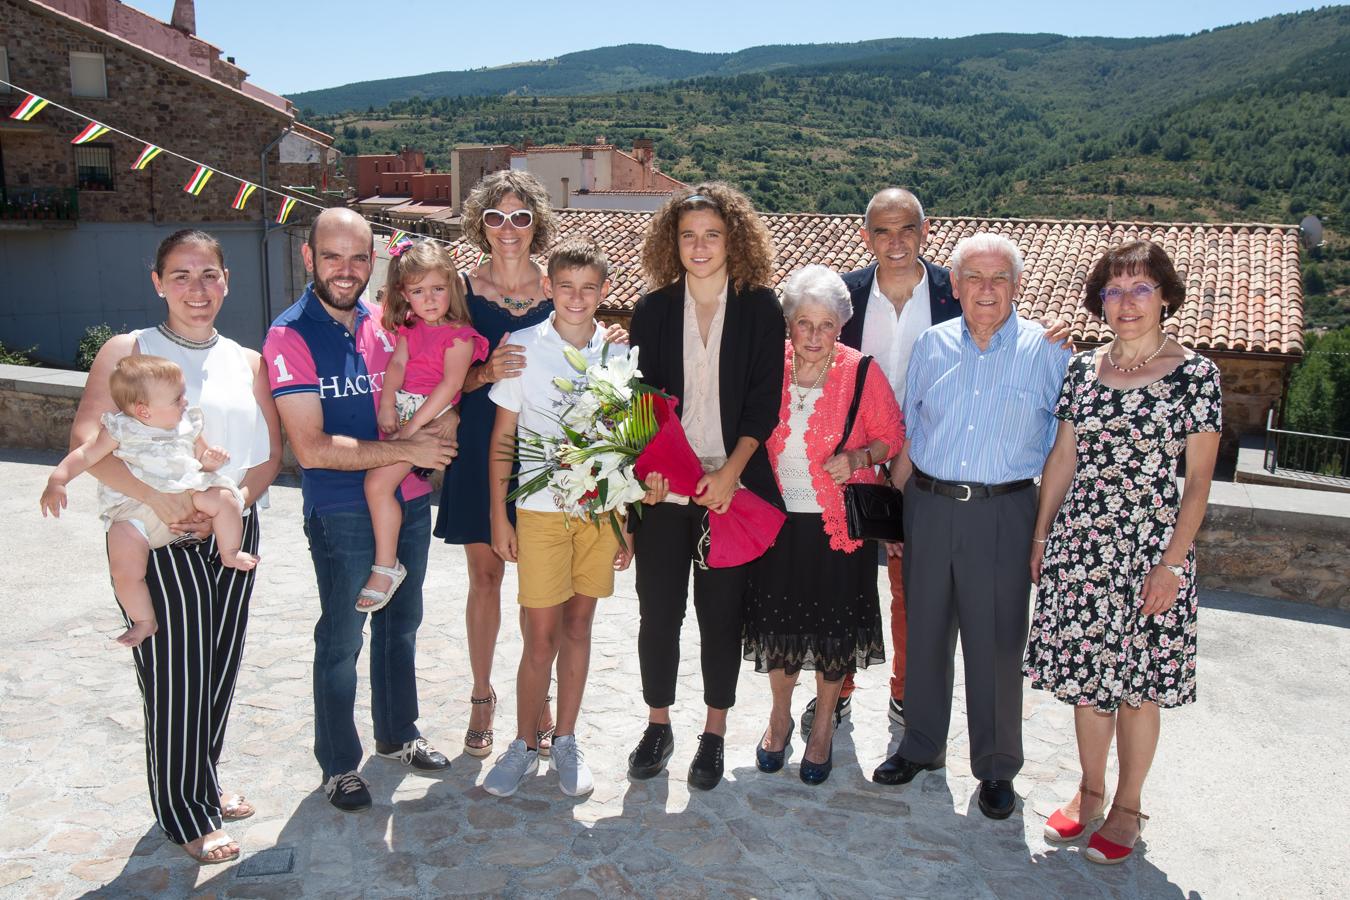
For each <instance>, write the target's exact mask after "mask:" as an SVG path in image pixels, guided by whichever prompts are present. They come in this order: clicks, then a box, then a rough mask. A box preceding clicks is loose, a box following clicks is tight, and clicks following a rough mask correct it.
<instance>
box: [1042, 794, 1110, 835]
mask: <svg viewBox="0 0 1350 900" xmlns="http://www.w3.org/2000/svg"><path fill="white" fill-rule="evenodd" d="M1078 793H1079V794H1082V795H1083V796H1087V797H1096V798H1097V799H1098V800H1102V801H1105V800H1106V797H1105V796H1103V795H1102V794H1101V793H1100V792H1098V791H1094V790H1092V789H1091V788H1089V787H1088V786H1087V785H1086V784H1080V785H1079V786H1078ZM1079 806H1080V807H1081V806H1082V801H1081V800H1080V801H1079ZM1100 816H1101V813H1100V812H1098V813H1097V815H1095V816H1093V817H1092V818H1091V819H1088V822H1091V821H1092V820H1093V819H1097V818H1100ZM1085 830H1087V823H1086V822H1075V821H1074V820H1073V819H1070V818H1069V817H1068V816H1066V815H1065V814H1064V810H1062V809H1057V810H1055V811H1054V813H1052V814H1051V816H1050V818H1049V819H1047V820H1046V822H1045V839H1046V840H1047V841H1050V842H1051V843H1055V844H1063V843H1066V842H1068V841H1072V840H1077V839H1078V838H1079V837H1081V836H1082V834H1083V832H1084V831H1085Z"/></svg>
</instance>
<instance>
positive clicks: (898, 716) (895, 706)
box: [886, 697, 905, 725]
mask: <svg viewBox="0 0 1350 900" xmlns="http://www.w3.org/2000/svg"><path fill="white" fill-rule="evenodd" d="M886 715H887V716H888V717H889V718H890V720H891V721H892V722H894V723H895V724H897V725H904V724H905V701H903V700H897V699H895V698H894V697H892V698H891V707H890V710H889V711H888V712H887V713H886Z"/></svg>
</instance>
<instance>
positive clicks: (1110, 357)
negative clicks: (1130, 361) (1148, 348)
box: [1106, 333, 1167, 375]
mask: <svg viewBox="0 0 1350 900" xmlns="http://www.w3.org/2000/svg"><path fill="white" fill-rule="evenodd" d="M1166 346H1167V334H1166V333H1164V334H1163V339H1162V343H1161V344H1159V345H1158V349H1157V350H1154V351H1153V352H1152V353H1150V354H1149V355H1148V358H1147V359H1145V360H1144V361H1143V362H1141V363H1139V364H1138V365H1135V366H1130V367H1129V368H1128V369H1122V368H1121V367H1120V366H1119V365H1117V363H1116V357H1115V355H1114V354H1115V352H1116V342H1115V341H1112V342H1111V346H1110V347H1107V348H1106V361H1107V362H1109V363H1110V364H1111V368H1113V369H1115V370H1116V371H1117V372H1119V373H1120V374H1122V375H1129V374H1130V373H1131V372H1138V371H1139V370H1140V369H1142V368H1143V367H1144V366H1146V365H1148V364H1149V363H1151V362H1153V360H1155V359H1156V358H1157V357H1158V354H1159V353H1161V352H1162V349H1163V348H1164V347H1166Z"/></svg>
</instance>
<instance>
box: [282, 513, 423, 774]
mask: <svg viewBox="0 0 1350 900" xmlns="http://www.w3.org/2000/svg"><path fill="white" fill-rule="evenodd" d="M305 537H307V538H309V555H310V557H311V558H312V559H313V560H314V574H315V576H317V578H318V582H319V605H320V612H319V621H318V624H316V625H315V626H314V756H315V757H316V758H317V759H318V761H319V765H320V766H321V767H322V768H323V777H324V779H325V780H327V779H329V778H331V777H332V776H334V775H341V774H342V773H343V772H350V771H352V770H353V769H356V768H357V767H359V766H360V764H361V739H360V737H358V736H357V733H356V721H355V718H354V715H353V710H354V709H355V706H356V659H357V657H358V656H360V655H361V642H362V631H363V629H364V627H365V623H366V616H367V615H369V616H370V691H371V699H370V707H371V717H372V718H373V719H374V720H375V739H376V740H378V741H383V742H385V743H390V744H403V743H406V742H407V741H411V740H414V739H415V738H417V737H418V736H419V735H418V731H417V675H416V669H415V658H416V654H417V628H418V626H419V625H421V624H422V581H423V579H424V578H425V577H426V572H427V548H428V546H429V544H430V542H431V498H430V497H429V496H425V497H418V498H417V499H416V500H411V501H408V502H406V503H404V504H403V529H402V530H401V531H400V532H399V535H398V561H399V562H400V563H402V564H403V565H404V566H405V567H406V568H407V569H408V577H407V578H406V579H404V581H403V584H402V586H401V587H399V589H398V592H397V593H396V594H394V599H393V600H392V601H390V603H389V605H388V606H386V607H385V608H384V609H382V610H380V611H379V612H377V613H362V612H357V610H356V595H357V594H358V593H360V591H361V588H362V587H363V586H365V583H366V579H367V578H369V577H370V566H371V564H372V563H373V562H374V561H375V534H374V532H373V531H372V529H371V525H370V513H369V512H367V511H366V510H365V509H360V510H355V509H353V510H342V511H340V512H334V513H326V514H314V515H311V516H310V517H309V518H308V519H306V520H305Z"/></svg>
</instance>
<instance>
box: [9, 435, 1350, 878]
mask: <svg viewBox="0 0 1350 900" xmlns="http://www.w3.org/2000/svg"><path fill="white" fill-rule="evenodd" d="M52 461H54V457H52V456H51V455H49V454H47V455H39V454H30V453H23V452H20V451H9V452H4V453H0V483H3V484H4V485H5V486H6V488H7V489H6V490H5V491H4V494H3V496H0V517H3V519H2V520H3V522H4V525H3V527H2V528H0V554H3V557H4V558H5V559H6V560H8V561H9V565H8V566H7V567H6V572H5V575H4V581H3V584H4V588H3V592H2V594H0V596H3V603H4V607H3V608H4V613H5V619H6V622H7V631H8V640H6V641H5V645H4V646H5V651H6V652H4V653H3V654H2V655H0V771H3V772H4V777H3V779H2V780H0V894H3V895H6V896H16V897H74V896H78V895H82V894H85V893H86V892H88V893H92V894H94V895H97V896H119V897H120V896H143V895H151V894H154V895H161V896H188V895H203V896H221V897H226V896H228V897H283V896H284V897H293V896H307V897H347V896H372V897H383V896H389V897H415V896H422V897H431V896H444V895H465V894H479V893H481V894H500V895H507V896H511V895H533V894H547V895H555V894H557V895H562V896H569V897H592V896H606V897H608V896H628V895H641V896H666V897H703V896H724V895H731V896H740V897H748V896H767V897H818V896H830V897H834V896H837V897H847V898H859V897H881V896H887V897H889V896H904V897H926V896H942V897H991V896H992V897H1044V896H1064V897H1068V896H1073V897H1183V896H1185V897H1193V896H1204V897H1270V896H1277V897H1323V896H1326V897H1330V896H1337V897H1340V896H1345V892H1346V886H1347V884H1350V858H1348V852H1350V851H1347V848H1350V826H1347V824H1346V820H1345V817H1344V814H1343V810H1342V808H1341V806H1340V800H1341V797H1342V796H1343V795H1344V793H1345V786H1346V784H1347V783H1350V766H1348V764H1347V756H1346V748H1347V746H1350V727H1348V722H1350V719H1348V718H1347V712H1346V710H1347V708H1348V707H1350V615H1347V614H1344V613H1335V612H1331V611H1324V610H1317V609H1312V608H1305V607H1300V606H1297V605H1292V604H1288V603H1282V602H1279V601H1272V600H1265V599H1261V598H1255V597H1246V596H1242V595H1236V594H1217V593H1211V594H1208V595H1206V597H1205V605H1204V609H1203V611H1202V620H1201V629H1200V631H1201V641H1202V643H1201V662H1200V679H1201V681H1200V691H1201V693H1200V697H1201V700H1200V703H1198V704H1197V705H1195V706H1193V707H1191V708H1189V709H1186V710H1181V711H1175V712H1171V713H1168V714H1166V715H1164V717H1163V718H1164V732H1163V739H1162V745H1161V748H1160V751H1159V754H1158V759H1157V762H1156V764H1155V766H1154V774H1153V777H1152V779H1151V781H1150V784H1149V787H1148V790H1147V792H1146V795H1145V809H1146V811H1147V812H1149V813H1150V814H1152V816H1153V821H1152V823H1151V824H1150V828H1149V830H1148V832H1147V834H1146V840H1145V842H1144V847H1145V853H1144V854H1143V856H1142V857H1141V858H1136V859H1134V860H1132V861H1130V862H1128V863H1127V864H1125V865H1123V866H1120V867H1117V868H1114V869H1102V868H1100V867H1097V866H1092V865H1091V864H1089V863H1087V862H1086V861H1085V860H1084V859H1082V858H1081V855H1080V853H1079V848H1078V847H1076V846H1070V847H1068V848H1060V847H1052V846H1047V844H1046V843H1045V841H1044V840H1043V839H1042V837H1041V826H1042V822H1043V821H1044V817H1045V816H1046V815H1048V814H1049V812H1050V811H1052V810H1053V809H1054V807H1055V806H1056V805H1057V804H1058V803H1059V802H1060V801H1061V800H1062V799H1064V798H1065V797H1067V796H1068V795H1069V793H1070V792H1071V791H1072V790H1073V786H1074V784H1075V778H1076V755H1075V751H1074V741H1073V732H1072V718H1071V714H1070V712H1071V711H1070V710H1069V709H1068V708H1067V707H1065V706H1063V705H1061V704H1058V703H1056V702H1054V701H1052V700H1049V699H1047V698H1046V697H1045V696H1044V695H1040V694H1035V693H1028V694H1027V696H1026V702H1025V707H1024V709H1025V718H1026V755H1027V759H1028V762H1027V766H1026V769H1025V771H1024V772H1023V774H1022V775H1021V777H1019V778H1018V780H1017V783H1016V784H1017V789H1018V792H1019V793H1020V794H1021V795H1022V797H1023V798H1024V799H1025V802H1024V803H1023V804H1019V807H1018V810H1017V812H1016V813H1015V814H1014V815H1013V817H1012V818H1011V819H1009V820H1007V821H1004V822H991V821H989V820H987V819H985V818H984V817H983V816H981V815H980V814H979V812H978V809H977V807H976V806H975V802H974V790H975V787H976V782H975V781H974V780H973V779H972V778H971V776H970V773H969V766H968V750H967V745H966V738H965V730H964V723H963V717H962V709H961V707H962V705H963V704H962V701H961V699H960V696H961V695H960V688H959V686H958V690H957V700H956V704H957V707H958V709H957V711H956V715H955V716H954V723H955V727H956V730H955V732H954V734H953V735H952V744H951V753H950V755H949V760H950V767H949V768H947V769H946V770H944V771H939V772H934V773H930V774H926V775H923V776H921V777H920V778H919V779H917V780H916V781H915V782H914V783H913V784H911V785H909V786H907V787H904V788H895V789H889V788H882V787H880V786H877V785H873V784H871V783H870V782H869V781H868V777H867V776H868V775H869V774H870V773H871V770H872V768H873V767H874V766H875V765H876V764H877V763H878V762H880V761H881V759H882V758H883V757H884V756H885V754H886V753H887V752H888V745H892V744H893V742H894V741H895V740H896V738H897V736H898V735H897V733H896V732H895V731H894V730H889V729H888V724H889V723H888V722H887V720H886V716H885V706H886V696H887V691H886V673H885V672H884V671H882V670H881V669H879V668H874V669H873V670H871V671H868V672H866V673H864V674H863V675H862V676H861V677H860V679H859V681H860V690H859V692H858V694H857V695H856V697H855V700H854V710H855V711H854V714H853V719H852V722H851V723H848V724H846V725H845V726H844V727H843V728H842V729H841V731H840V733H839V735H838V738H837V740H836V746H835V750H836V756H835V759H836V768H835V771H834V774H833V776H832V777H831V778H830V780H829V782H827V783H826V784H825V785H824V786H822V787H818V788H810V787H807V786H805V785H803V784H802V783H801V782H800V781H798V779H797V777H796V774H797V765H796V763H797V762H798V760H799V758H800V749H799V747H798V748H797V749H796V750H795V754H794V757H793V759H792V761H791V763H790V764H789V766H788V767H787V770H786V771H785V772H784V773H780V774H777V775H771V776H766V775H762V774H760V773H759V772H757V771H756V770H755V767H754V755H753V747H754V744H755V741H756V739H757V738H758V736H759V734H760V732H761V730H762V729H763V727H764V721H765V717H766V716H767V711H768V706H769V692H768V685H767V681H766V680H765V679H764V678H763V677H762V676H757V675H755V674H753V673H752V672H750V671H748V670H747V671H746V672H745V674H744V675H743V677H742V681H741V691H740V694H741V700H740V703H739V705H738V706H737V708H736V711H735V713H734V714H733V716H732V724H731V730H730V733H729V735H728V748H729V754H728V778H727V780H726V782H725V783H724V784H722V785H721V786H720V787H719V788H718V789H717V790H715V791H713V792H711V793H701V792H697V791H694V792H691V791H690V790H689V789H688V787H687V785H686V782H685V770H686V768H687V766H688V762H689V759H690V757H691V755H692V753H693V749H694V746H695V740H694V735H695V734H696V733H697V730H698V726H699V724H700V721H699V717H700V713H699V704H698V697H699V677H698V674H697V670H696V658H697V657H696V644H695V642H694V635H693V634H692V633H691V634H689V635H688V639H687V640H686V642H685V648H684V649H685V664H684V667H683V670H682V671H683V672H684V673H685V674H684V677H683V678H682V679H681V686H680V690H681V699H680V704H679V706H678V707H677V708H676V710H675V727H676V735H677V746H676V753H675V758H674V760H673V763H672V765H671V768H670V774H669V777H662V778H658V779H656V780H653V781H651V782H647V783H645V784H644V783H631V784H630V783H629V781H628V780H627V778H626V777H625V774H624V772H625V763H624V760H625V758H626V755H627V753H628V751H629V749H630V747H631V745H632V743H633V742H634V741H635V740H636V738H637V737H638V735H639V734H640V732H641V730H642V727H643V709H642V706H641V700H640V697H639V694H638V688H637V682H638V673H637V658H636V655H635V653H634V649H633V644H634V634H635V631H636V626H637V615H636V604H635V601H634V597H633V582H632V577H631V574H630V575H629V576H628V577H626V578H624V579H622V580H621V583H620V593H619V596H617V597H615V598H613V599H611V600H608V601H606V602H604V603H603V604H602V606H601V609H600V613H599V616H598V617H597V625H596V640H595V653H594V668H593V674H592V680H591V687H590V691H589V693H588V696H587V702H586V704H585V709H584V711H583V721H582V728H581V738H582V741H583V746H584V748H585V749H586V752H587V756H588V759H589V760H590V762H591V764H592V766H593V767H594V769H595V772H596V776H597V787H596V790H595V793H594V794H593V795H591V796H590V797H589V798H587V799H582V800H577V799H572V798H567V797H565V796H563V795H562V794H561V793H560V792H559V790H558V785H557V777H556V776H555V775H553V774H546V775H541V776H540V777H538V778H536V779H534V780H533V781H532V782H531V783H530V784H529V785H528V786H527V787H526V788H524V789H523V790H522V791H521V792H520V793H519V794H518V795H517V796H516V797H515V798H513V799H510V800H499V799H497V798H494V797H491V796H489V795H488V794H486V793H485V792H484V791H483V790H482V788H481V787H478V786H477V785H478V784H479V783H480V782H481V780H482V777H483V775H484V774H485V765H486V764H485V762H482V761H479V760H475V759H473V758H471V757H468V756H465V755H462V754H461V753H460V752H459V750H458V748H459V746H460V741H461V740H462V738H463V733H464V728H465V725H466V722H467V719H468V709H469V707H468V703H467V700H468V693H469V685H468V681H467V677H468V676H467V670H468V666H467V659H466V652H465V647H464V640H463V637H462V632H463V626H462V620H463V600H462V597H463V594H464V586H465V583H466V580H465V572H464V565H463V556H462V554H461V553H460V551H459V550H458V549H457V548H449V547H445V546H437V547H434V548H433V553H432V565H431V571H430V573H429V576H428V584H427V596H428V598H429V599H428V603H427V615H426V623H425V625H424V627H423V629H422V635H423V638H422V641H421V646H420V648H419V649H420V651H421V652H420V655H419V661H420V666H419V669H420V673H421V675H420V682H421V683H420V690H421V698H422V710H423V716H422V719H421V724H422V728H423V730H424V732H425V733H426V735H427V736H428V737H429V738H430V739H431V740H432V741H433V743H435V744H436V745H438V746H439V747H441V748H442V749H444V750H446V751H448V752H449V754H450V755H451V756H452V757H454V762H453V767H452V769H451V771H450V772H449V774H446V775H442V776H440V777H433V778H426V777H419V776H417V775H413V774H410V773H409V771H408V770H405V769H404V768H402V767H401V766H398V765H397V764H395V763H392V762H388V761H385V760H379V759H372V760H370V761H368V762H367V763H366V765H365V766H364V767H363V772H364V773H365V774H366V775H367V776H368V777H369V778H370V780H371V783H372V788H373V791H374V794H375V809H374V810H373V811H371V812H369V813H366V814H364V815H344V814H342V813H338V812H336V811H335V810H333V809H332V808H331V807H330V806H329V805H328V804H327V803H326V802H325V800H324V799H323V797H322V794H321V793H319V792H318V791H317V790H316V788H317V786H318V781H319V772H318V769H317V767H316V766H315V764H314V762H313V757H312V756H311V752H310V734H311V724H310V663H311V659H312V650H311V646H312V645H311V638H310V632H311V628H312V623H313V620H314V610H315V608H316V606H317V599H316V592H315V588H314V581H313V573H312V570H311V568H310V563H309V559H308V555H307V552H306V549H305V544H304V539H303V536H302V534H301V531H300V526H299V491H298V490H296V489H294V488H285V487H283V488H278V489H276V490H274V491H273V506H272V509H271V510H269V511H268V512H266V513H265V516H266V519H265V523H264V538H263V540H264V543H263V550H262V553H263V563H262V568H261V569H260V583H259V586H258V590H257V592H256V594H255V599H254V606H253V613H252V622H251V629H250V634H249V643H248V649H247V651H246V654H245V657H244V671H243V674H242V677H241V679H240V683H239V688H238V692H237V695H236V702H235V707H234V715H233V718H232V720H231V723H230V734H229V738H228V741H227V745H226V755H225V760H224V763H223V773H224V778H225V781H226V785H227V786H228V787H230V788H232V789H235V790H242V791H246V792H247V793H248V795H249V797H250V798H251V800H252V801H253V802H254V803H255V804H256V805H257V806H258V809H259V814H258V815H257V816H255V817H254V818H252V819H250V820H248V821H245V822H242V823H239V824H237V825H235V826H232V828H231V831H232V832H233V834H234V835H235V836H236V837H237V838H238V839H239V841H240V843H241V844H242V845H243V848H244V858H243V861H242V862H240V863H237V864H234V865H230V866H216V867H205V868H199V867H197V866H196V865H194V864H193V863H192V862H191V861H190V860H188V858H187V857H186V856H185V855H184V854H183V853H182V852H181V851H180V850H179V849H178V848H176V847H174V846H173V845H171V844H169V843H167V842H166V841H164V840H163V839H162V838H161V836H160V834H159V833H158V831H157V829H156V828H155V826H154V823H153V820H152V818H151V816H150V810H149V803H148V801H147V799H146V793H145V782H144V768H143V751H142V744H141V728H142V726H141V710H140V704H139V700H138V698H137V693H136V685H135V677H134V674H133V670H132V667H131V664H130V660H129V659H128V656H127V654H126V653H124V652H122V651H120V650H118V649H113V645H112V644H111V641H110V639H109V637H110V635H112V634H114V633H116V631H117V628H118V626H117V617H116V613H115V608H114V605H113V599H112V596H111V591H110V589H109V588H108V587H107V576H106V573H105V570H104V563H103V562H102V560H101V559H100V553H99V547H100V543H101V535H100V532H99V528H98V523H97V520H96V518H95V516H94V513H93V510H94V494H93V483H92V482H91V481H89V480H87V479H83V480H81V481H79V482H77V484H76V485H75V486H74V487H73V490H72V492H71V501H72V507H73V508H72V509H71V510H70V511H69V512H68V514H67V515H68V517H67V518H63V519H62V520H61V521H60V522H59V523H58V522H53V521H51V520H47V521H44V520H43V519H42V518H41V517H40V515H39V514H38V511H37V497H38V494H39V493H40V490H41V486H42V484H43V482H44V480H45V478H46V468H45V466H46V465H47V464H50V462H52ZM32 560H41V562H40V563H38V564H36V565H34V564H32V563H31V562H30V561H32ZM513 592H514V576H513V575H508V585H507V589H506V594H507V597H508V598H510V597H511V596H512V595H513ZM506 609H507V613H508V614H507V615H506V616H505V617H504V619H505V622H506V625H505V627H504V629H503V635H502V641H501V644H500V645H499V648H498V654H497V666H498V668H497V672H498V678H497V690H498V693H499V694H500V696H501V700H502V714H501V715H500V716H499V718H498V722H497V725H498V728H499V729H500V730H502V731H508V732H509V731H510V729H511V728H512V715H511V714H510V712H509V711H510V710H511V709H512V708H513V703H514V700H513V692H512V684H513V677H512V675H513V673H514V668H515V663H516V660H517V653H518V650H519V638H518V635H517V629H516V627H515V625H514V617H513V616H512V615H511V614H510V613H511V606H510V601H509V599H508V602H507V606H506ZM361 693H362V695H364V694H365V690H364V688H363V690H362V692H361ZM805 702H806V697H805V696H802V697H800V698H799V699H798V701H797V702H796V704H795V707H796V710H797V712H798V713H799V712H800V710H801V708H802V706H803V705H804V704H805ZM358 721H359V722H360V723H361V726H362V733H363V738H364V739H365V740H366V741H367V746H369V742H370V739H371V738H370V726H369V706H368V703H367V702H365V701H363V702H362V704H361V705H360V707H358ZM276 850H281V851H282V852H281V853H280V854H278V853H277V852H276ZM288 854H289V857H290V862H291V865H292V869H291V871H290V872H289V873H283V874H276V875H249V874H248V873H249V871H250V869H251V867H253V866H259V865H260V864H267V863H271V862H273V861H275V859H276V857H277V856H278V855H280V856H281V857H283V862H284V861H285V859H284V857H286V856H287V855H288Z"/></svg>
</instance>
